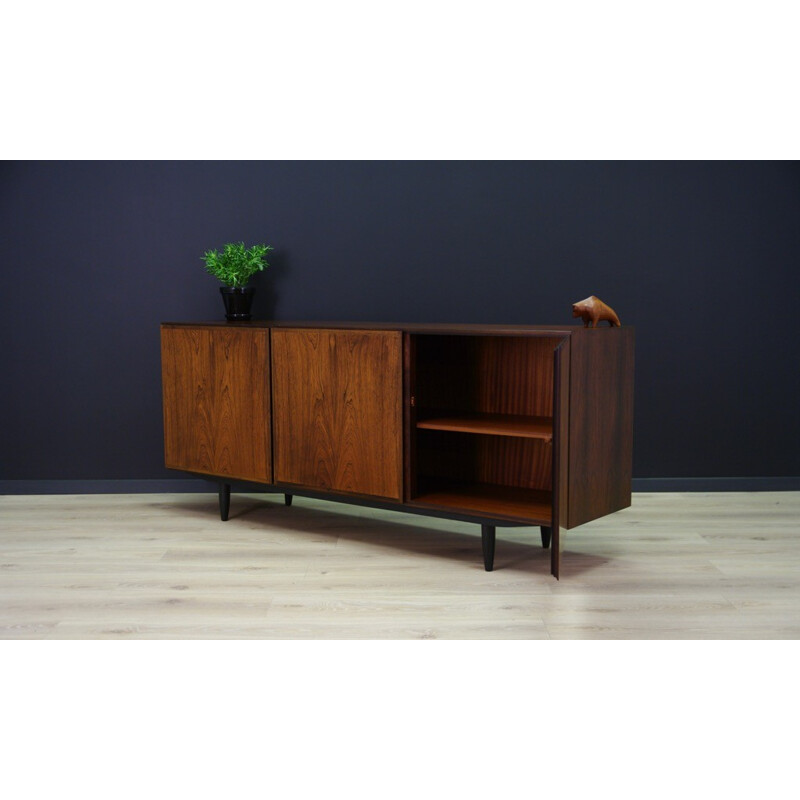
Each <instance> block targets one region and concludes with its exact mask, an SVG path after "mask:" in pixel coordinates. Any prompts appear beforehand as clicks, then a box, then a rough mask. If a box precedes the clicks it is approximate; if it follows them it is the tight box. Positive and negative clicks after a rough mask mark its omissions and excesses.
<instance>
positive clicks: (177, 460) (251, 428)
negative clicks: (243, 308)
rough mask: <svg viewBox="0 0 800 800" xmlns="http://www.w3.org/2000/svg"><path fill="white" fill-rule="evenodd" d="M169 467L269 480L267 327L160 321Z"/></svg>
mask: <svg viewBox="0 0 800 800" xmlns="http://www.w3.org/2000/svg"><path fill="white" fill-rule="evenodd" d="M161 368H162V387H163V401H164V461H165V463H166V466H167V467H170V468H172V469H183V470H187V471H189V472H201V473H205V474H208V475H214V476H218V477H228V478H238V479H240V480H247V481H255V482H257V483H271V482H272V460H271V452H270V450H271V443H270V392H269V330H268V329H266V328H263V329H258V330H255V329H251V330H244V329H239V330H237V329H235V328H223V327H208V326H206V327H190V326H174V327H171V326H166V325H165V326H162V328H161Z"/></svg>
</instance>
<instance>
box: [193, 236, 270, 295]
mask: <svg viewBox="0 0 800 800" xmlns="http://www.w3.org/2000/svg"><path fill="white" fill-rule="evenodd" d="M272 249H273V248H272V247H270V246H269V245H268V244H254V245H253V246H252V247H250V248H247V247H245V246H244V242H233V243H229V244H226V245H225V246H224V247H223V248H222V252H221V253H220V252H219V251H218V250H207V251H206V252H205V253H203V258H202V260H203V261H204V262H205V265H206V271H207V272H210V273H211V274H212V275H213V276H214V277H215V278H217V279H218V280H220V281H221V282H222V283H224V284H225V285H226V286H231V287H237V286H244V285H245V284H246V283H247V281H249V280H250V277H251V276H252V275H254V274H255V273H256V272H261V270H263V269H264V267H268V266H269V264H268V263H267V262H266V260H265V259H264V256H265V255H266V254H267V253H268V252H269V251H270V250H272Z"/></svg>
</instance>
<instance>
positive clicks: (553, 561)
mask: <svg viewBox="0 0 800 800" xmlns="http://www.w3.org/2000/svg"><path fill="white" fill-rule="evenodd" d="M552 532H553V539H552V542H551V546H550V574H551V575H552V576H553V577H554V578H558V573H559V572H560V570H561V529H560V527H559V526H558V525H553V527H552Z"/></svg>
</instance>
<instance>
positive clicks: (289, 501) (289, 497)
mask: <svg viewBox="0 0 800 800" xmlns="http://www.w3.org/2000/svg"><path fill="white" fill-rule="evenodd" d="M293 497H294V495H293V494H285V495H284V496H283V502H284V503H285V504H286V505H287V506H290V505H291V504H292V498H293Z"/></svg>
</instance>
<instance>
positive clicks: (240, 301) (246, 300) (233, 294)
mask: <svg viewBox="0 0 800 800" xmlns="http://www.w3.org/2000/svg"><path fill="white" fill-rule="evenodd" d="M219 290H220V292H221V294H222V299H223V301H224V302H225V319H227V320H228V322H241V321H242V320H248V319H250V306H251V305H252V303H253V295H254V294H255V292H256V290H255V289H254V288H253V287H252V286H220V287H219Z"/></svg>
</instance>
